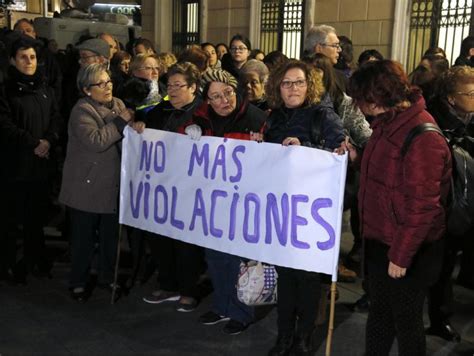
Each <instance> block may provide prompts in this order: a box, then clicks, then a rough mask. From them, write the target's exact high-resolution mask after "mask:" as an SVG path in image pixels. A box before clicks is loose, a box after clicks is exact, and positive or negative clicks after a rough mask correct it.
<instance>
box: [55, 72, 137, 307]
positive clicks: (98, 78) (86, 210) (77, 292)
mask: <svg viewBox="0 0 474 356" xmlns="http://www.w3.org/2000/svg"><path fill="white" fill-rule="evenodd" d="M77 86H78V89H79V91H80V92H81V94H82V96H83V98H81V99H79V100H78V102H77V103H76V105H75V106H74V108H73V109H72V112H71V117H70V119H69V126H68V135H69V141H68V145H67V154H66V160H65V162H64V170H63V179H62V185H61V192H60V195H59V200H60V201H61V203H63V204H64V205H66V207H67V208H68V212H69V215H70V218H71V232H70V234H71V255H72V261H71V262H72V265H71V275H70V281H69V283H70V288H71V295H72V297H73V298H74V299H75V300H77V301H78V302H85V301H86V299H87V297H88V291H87V289H86V286H87V282H88V275H89V267H90V264H91V260H92V257H93V255H94V245H95V243H96V241H97V239H98V241H99V277H98V278H99V285H101V286H103V287H104V288H106V289H111V288H112V287H113V286H112V283H113V277H114V265H115V258H116V252H117V241H118V206H117V205H118V194H119V181H120V147H119V144H120V141H121V140H122V132H123V129H124V128H125V126H126V125H127V124H128V123H131V122H132V119H133V116H132V114H131V113H130V112H129V111H128V110H127V109H126V108H125V105H124V104H123V102H122V101H121V100H120V99H117V98H114V97H113V96H112V81H111V80H110V77H109V74H108V72H107V68H106V67H105V66H103V65H101V64H91V65H89V66H87V67H84V68H81V69H80V70H79V73H78V75H77ZM135 128H136V130H137V131H139V132H140V131H141V130H142V129H143V124H140V123H137V124H136V125H135Z"/></svg>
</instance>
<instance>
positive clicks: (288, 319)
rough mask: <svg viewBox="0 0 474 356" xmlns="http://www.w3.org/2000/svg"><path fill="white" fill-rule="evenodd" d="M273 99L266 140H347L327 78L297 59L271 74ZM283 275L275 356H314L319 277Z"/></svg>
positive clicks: (329, 144) (325, 145)
mask: <svg viewBox="0 0 474 356" xmlns="http://www.w3.org/2000/svg"><path fill="white" fill-rule="evenodd" d="M266 93H267V100H268V103H269V105H270V107H271V108H272V112H271V114H270V116H269V117H268V119H267V127H266V130H265V133H264V139H265V141H266V142H273V143H278V144H282V145H284V146H289V145H297V146H300V145H302V146H308V147H315V148H321V149H328V150H331V151H333V150H335V149H336V148H338V147H339V146H340V144H341V143H342V141H343V140H344V133H343V128H342V122H341V119H340V118H339V116H337V114H336V113H335V112H334V109H333V107H332V103H331V99H330V98H329V96H328V95H326V96H324V86H323V82H322V76H321V74H320V72H319V71H317V70H316V69H315V68H313V67H310V66H309V65H307V64H305V63H303V62H301V61H296V60H291V61H289V62H287V63H285V64H283V65H282V66H280V67H278V68H276V69H275V71H273V72H272V73H271V74H270V78H269V79H268V85H267V91H266ZM277 272H278V306H277V310H278V338H277V342H276V345H275V346H274V347H273V348H272V349H271V350H270V352H269V355H272V356H276V355H289V354H290V352H292V353H294V354H296V355H310V354H311V352H312V333H313V329H314V323H315V320H316V315H317V310H318V303H319V296H320V292H321V291H320V289H321V286H320V280H319V274H318V273H315V272H307V271H303V270H297V269H293V268H287V267H277Z"/></svg>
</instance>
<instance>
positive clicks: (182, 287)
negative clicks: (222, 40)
mask: <svg viewBox="0 0 474 356" xmlns="http://www.w3.org/2000/svg"><path fill="white" fill-rule="evenodd" d="M200 79H201V74H200V71H199V69H198V68H197V67H196V66H195V65H194V64H192V63H189V62H184V63H178V64H175V65H173V66H171V67H170V69H169V70H168V85H167V87H168V95H169V101H163V102H161V103H160V104H158V105H157V106H156V107H155V108H154V109H153V110H151V111H149V112H148V114H147V115H146V118H145V123H146V126H147V127H148V128H150V129H156V130H164V131H171V132H179V131H180V128H181V127H182V126H183V125H184V124H185V123H186V122H187V121H190V120H191V117H192V114H193V112H194V111H195V110H196V108H197V107H198V106H199V105H200V104H201V99H200V97H199V96H198V95H197V94H198V92H199V82H200ZM146 236H147V237H149V238H150V239H149V245H150V249H151V253H152V255H153V256H154V257H155V258H156V260H157V261H158V264H159V275H158V283H159V286H160V289H158V290H156V291H154V292H152V294H151V295H150V296H149V297H145V298H144V300H145V302H147V303H151V304H159V303H162V302H165V301H173V300H178V304H177V306H176V310H177V311H180V312H191V311H193V310H194V309H195V308H196V306H197V304H198V298H199V293H198V292H199V291H198V290H197V281H198V279H199V275H200V274H201V272H202V266H203V252H202V248H201V247H199V246H196V245H192V244H188V243H185V242H182V241H178V240H174V239H171V238H169V237H166V236H161V235H157V234H153V233H149V232H147V233H146Z"/></svg>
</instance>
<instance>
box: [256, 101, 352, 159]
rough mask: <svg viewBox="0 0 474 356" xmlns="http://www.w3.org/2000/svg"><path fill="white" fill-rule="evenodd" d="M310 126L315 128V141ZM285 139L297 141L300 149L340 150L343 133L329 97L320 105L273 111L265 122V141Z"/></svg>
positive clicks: (339, 119)
mask: <svg viewBox="0 0 474 356" xmlns="http://www.w3.org/2000/svg"><path fill="white" fill-rule="evenodd" d="M313 125H314V126H317V127H318V129H317V130H316V131H317V132H318V137H314V132H315V131H314V130H313ZM287 137H297V138H298V139H299V140H300V142H301V144H302V145H303V146H310V147H319V146H322V147H321V148H325V149H329V150H333V149H335V148H337V147H339V146H340V144H341V142H342V141H343V140H344V130H343V128H342V121H341V118H340V117H339V116H338V115H337V114H336V113H335V111H334V109H333V105H332V101H331V98H330V97H329V95H326V96H325V97H324V98H323V99H322V101H321V102H320V103H319V104H315V105H310V106H306V107H301V108H296V109H286V108H279V109H275V110H273V111H272V112H271V114H270V116H269V117H268V120H267V125H266V129H265V141H267V142H273V143H282V142H283V140H284V139H285V138H287Z"/></svg>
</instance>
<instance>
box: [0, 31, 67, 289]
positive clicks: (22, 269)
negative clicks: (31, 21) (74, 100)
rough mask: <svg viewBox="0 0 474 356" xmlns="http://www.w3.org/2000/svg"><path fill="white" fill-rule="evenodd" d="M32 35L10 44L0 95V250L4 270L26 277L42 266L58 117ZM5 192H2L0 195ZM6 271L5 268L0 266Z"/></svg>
mask: <svg viewBox="0 0 474 356" xmlns="http://www.w3.org/2000/svg"><path fill="white" fill-rule="evenodd" d="M36 46H37V43H36V41H35V40H33V39H31V38H29V37H27V36H21V37H19V38H18V39H16V40H15V41H14V42H13V43H12V45H11V50H10V63H11V66H10V67H9V68H8V79H7V80H6V83H5V98H4V100H1V101H0V138H1V139H0V142H1V143H0V152H2V153H1V162H2V164H1V168H0V177H1V180H2V181H3V182H4V184H2V187H3V188H2V189H4V192H2V204H4V205H3V209H4V210H5V211H4V214H1V215H2V219H5V220H6V221H5V223H4V224H1V226H2V227H3V228H5V229H6V230H7V231H6V234H3V236H4V237H3V239H4V240H3V242H2V247H0V250H2V251H3V252H2V253H3V254H4V256H5V260H4V261H7V262H6V263H5V265H6V267H5V268H6V270H7V273H8V274H9V276H10V277H13V278H15V279H16V281H17V282H25V277H26V274H27V273H28V272H33V271H36V272H47V271H48V270H49V268H50V266H49V263H48V262H47V261H46V258H45V249H44V235H43V226H44V223H45V218H46V217H45V213H46V210H47V203H48V197H49V185H50V182H51V173H52V170H54V165H53V159H52V157H51V152H52V149H51V147H52V146H53V145H54V144H56V143H57V141H58V138H59V136H58V133H59V129H60V124H61V118H60V116H59V112H58V110H57V106H56V101H55V98H54V91H53V89H52V88H50V87H48V86H47V84H46V82H45V80H44V77H43V75H42V73H41V72H40V71H39V70H37V69H38V68H37V65H38V62H37V57H36V49H35V47H36ZM3 197H4V198H3ZM18 224H22V225H23V260H22V261H19V262H17V261H16V251H15V248H16V246H15V228H16V226H17V225H18ZM4 272H5V271H4Z"/></svg>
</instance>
